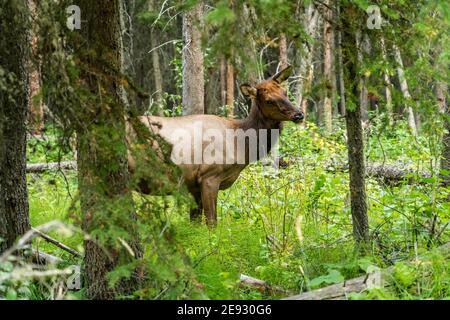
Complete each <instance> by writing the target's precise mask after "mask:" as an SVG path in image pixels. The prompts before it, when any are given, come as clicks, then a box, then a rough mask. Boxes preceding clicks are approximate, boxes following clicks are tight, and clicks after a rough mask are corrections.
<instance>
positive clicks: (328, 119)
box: [318, 0, 333, 133]
mask: <svg viewBox="0 0 450 320" xmlns="http://www.w3.org/2000/svg"><path fill="white" fill-rule="evenodd" d="M326 5H327V6H329V5H330V1H329V0H328V1H326ZM324 11H325V12H324V22H323V43H324V48H323V86H324V88H323V93H322V94H323V97H322V101H321V103H320V104H319V117H318V120H319V125H320V126H322V127H323V128H325V130H326V132H327V133H331V131H332V129H333V128H332V120H333V109H332V105H331V100H332V95H333V90H332V88H333V85H332V41H333V28H332V27H331V23H330V22H329V21H331V19H332V12H331V9H329V8H328V7H326V8H325V9H324Z"/></svg>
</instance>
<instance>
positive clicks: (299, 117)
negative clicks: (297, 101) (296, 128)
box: [293, 111, 305, 122]
mask: <svg viewBox="0 0 450 320" xmlns="http://www.w3.org/2000/svg"><path fill="white" fill-rule="evenodd" d="M304 117H305V115H304V114H303V112H301V111H299V112H297V113H296V114H295V115H294V118H293V120H294V122H300V121H302V120H303V118H304Z"/></svg>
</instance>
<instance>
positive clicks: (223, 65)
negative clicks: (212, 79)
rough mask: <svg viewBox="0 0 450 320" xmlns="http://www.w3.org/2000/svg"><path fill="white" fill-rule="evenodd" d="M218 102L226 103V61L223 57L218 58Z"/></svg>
mask: <svg viewBox="0 0 450 320" xmlns="http://www.w3.org/2000/svg"><path fill="white" fill-rule="evenodd" d="M220 102H221V105H222V106H225V105H226V104H227V63H226V59H225V57H221V58H220Z"/></svg>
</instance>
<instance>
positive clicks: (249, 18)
mask: <svg viewBox="0 0 450 320" xmlns="http://www.w3.org/2000/svg"><path fill="white" fill-rule="evenodd" d="M242 16H243V20H244V21H246V22H247V23H245V24H244V31H245V34H246V39H247V41H246V42H247V43H246V44H247V45H248V47H247V50H248V61H249V64H248V66H247V67H246V68H245V69H246V73H247V80H248V81H249V82H250V83H251V84H252V85H255V84H257V83H258V82H260V81H262V80H263V79H264V75H263V68H262V66H261V63H260V59H259V58H258V53H257V49H256V43H255V29H254V27H253V26H254V25H255V24H256V23H257V20H258V17H257V15H256V13H255V9H254V8H253V7H252V6H251V5H250V4H248V3H247V2H244V3H243V8H242Z"/></svg>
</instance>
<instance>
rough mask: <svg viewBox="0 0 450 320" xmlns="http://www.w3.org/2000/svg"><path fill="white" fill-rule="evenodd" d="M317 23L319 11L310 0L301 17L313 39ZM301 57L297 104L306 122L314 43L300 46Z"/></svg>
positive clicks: (307, 32)
mask: <svg viewBox="0 0 450 320" xmlns="http://www.w3.org/2000/svg"><path fill="white" fill-rule="evenodd" d="M318 24H319V12H318V11H317V9H316V7H315V5H314V3H313V2H310V3H309V4H308V5H307V7H306V8H305V14H304V18H303V29H304V30H305V32H306V34H307V35H308V36H309V37H311V38H312V39H315V37H316V33H317V30H318ZM301 52H302V57H301V60H300V68H299V76H300V79H299V81H298V82H297V94H296V96H297V97H296V101H297V105H299V106H300V108H301V109H302V111H303V113H304V115H305V121H304V123H306V116H307V104H308V98H307V97H308V95H309V92H310V90H311V84H312V80H313V76H314V65H313V63H312V59H313V53H314V43H304V44H303V45H302V46H301Z"/></svg>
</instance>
